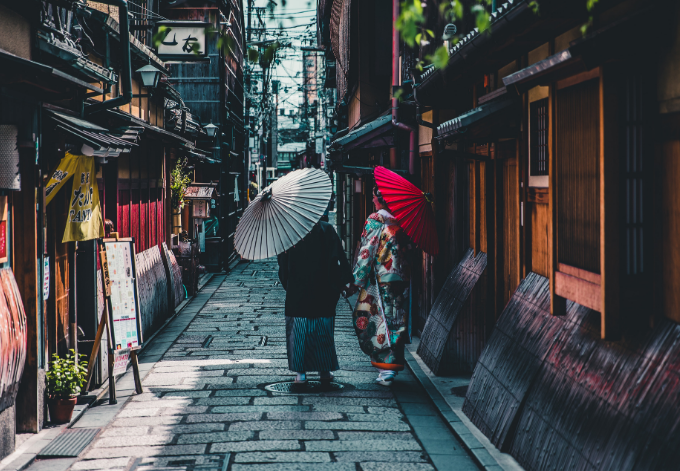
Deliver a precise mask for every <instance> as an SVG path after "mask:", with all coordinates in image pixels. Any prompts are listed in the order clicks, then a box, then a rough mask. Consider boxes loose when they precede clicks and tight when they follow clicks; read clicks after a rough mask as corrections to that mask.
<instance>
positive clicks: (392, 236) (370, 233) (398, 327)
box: [353, 188, 410, 386]
mask: <svg viewBox="0 0 680 471" xmlns="http://www.w3.org/2000/svg"><path fill="white" fill-rule="evenodd" d="M373 204H374V205H375V208H376V212H375V213H373V214H371V215H370V216H369V217H368V219H367V220H366V224H365V225H364V232H363V233H362V234H361V248H360V251H359V258H358V260H357V263H356V265H355V267H354V271H353V274H354V284H355V286H356V288H357V289H360V290H361V291H360V293H359V298H358V300H357V305H356V307H355V308H354V314H353V319H354V329H355V331H356V333H357V336H358V337H359V345H360V347H361V350H362V351H363V352H364V353H366V354H367V355H369V356H370V357H371V364H372V365H373V366H375V367H376V368H377V369H378V371H379V372H380V374H379V376H378V378H377V379H376V381H377V382H378V383H379V384H381V385H383V386H390V385H391V384H392V381H393V380H394V377H395V375H396V374H397V372H398V371H401V370H403V369H404V345H405V344H406V343H408V341H409V328H408V327H409V279H410V275H409V268H408V263H407V260H406V246H407V245H408V238H407V236H406V235H405V234H404V232H403V231H402V229H401V227H400V226H399V223H398V222H397V220H396V219H395V217H394V216H393V215H392V214H390V212H389V209H388V207H387V204H386V203H385V200H384V199H383V197H382V195H381V194H380V190H378V188H374V189H373Z"/></svg>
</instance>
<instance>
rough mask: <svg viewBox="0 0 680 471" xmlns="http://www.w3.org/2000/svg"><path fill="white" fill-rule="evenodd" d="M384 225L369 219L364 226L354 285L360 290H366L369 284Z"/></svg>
mask: <svg viewBox="0 0 680 471" xmlns="http://www.w3.org/2000/svg"><path fill="white" fill-rule="evenodd" d="M381 232H382V224H381V223H380V222H379V221H376V220H374V219H368V220H367V221H366V224H365V225H364V232H363V233H362V234H361V248H360V249H359V258H358V259H357V263H356V265H355V266H354V270H353V275H354V284H355V285H357V286H358V287H359V288H365V287H366V285H367V284H368V277H369V275H370V273H371V268H372V267H373V264H374V263H375V254H376V251H377V250H378V245H379V244H380V234H381Z"/></svg>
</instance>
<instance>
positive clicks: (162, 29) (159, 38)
mask: <svg viewBox="0 0 680 471" xmlns="http://www.w3.org/2000/svg"><path fill="white" fill-rule="evenodd" d="M170 31H172V28H170V27H169V26H159V27H158V31H156V33H154V35H153V37H152V38H151V43H152V44H153V47H155V48H156V49H158V46H160V45H161V43H162V42H163V41H164V40H165V38H166V37H167V36H168V34H170Z"/></svg>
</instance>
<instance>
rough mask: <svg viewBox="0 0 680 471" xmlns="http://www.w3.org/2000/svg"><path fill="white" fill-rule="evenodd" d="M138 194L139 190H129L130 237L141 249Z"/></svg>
mask: <svg viewBox="0 0 680 471" xmlns="http://www.w3.org/2000/svg"><path fill="white" fill-rule="evenodd" d="M139 209H140V194H139V190H130V235H131V237H134V238H135V243H136V244H138V245H140V247H143V244H139V242H140V240H141V239H140V217H139V216H140V211H139Z"/></svg>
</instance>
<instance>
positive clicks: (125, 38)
mask: <svg viewBox="0 0 680 471" xmlns="http://www.w3.org/2000/svg"><path fill="white" fill-rule="evenodd" d="M97 1H98V2H99V3H104V4H106V5H113V6H117V7H118V23H119V24H120V38H119V40H120V53H121V62H122V66H123V72H122V73H121V74H120V76H119V77H118V96H117V97H116V98H113V99H111V100H105V101H102V102H101V103H95V104H94V105H90V106H88V107H87V108H85V113H86V114H92V113H96V112H97V111H103V110H108V109H111V108H117V107H119V106H123V105H127V104H128V103H130V102H131V101H132V59H131V58H130V18H129V17H128V2H127V0H97ZM121 82H122V85H123V87H122V88H123V93H122V95H121V94H120V89H121Z"/></svg>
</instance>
